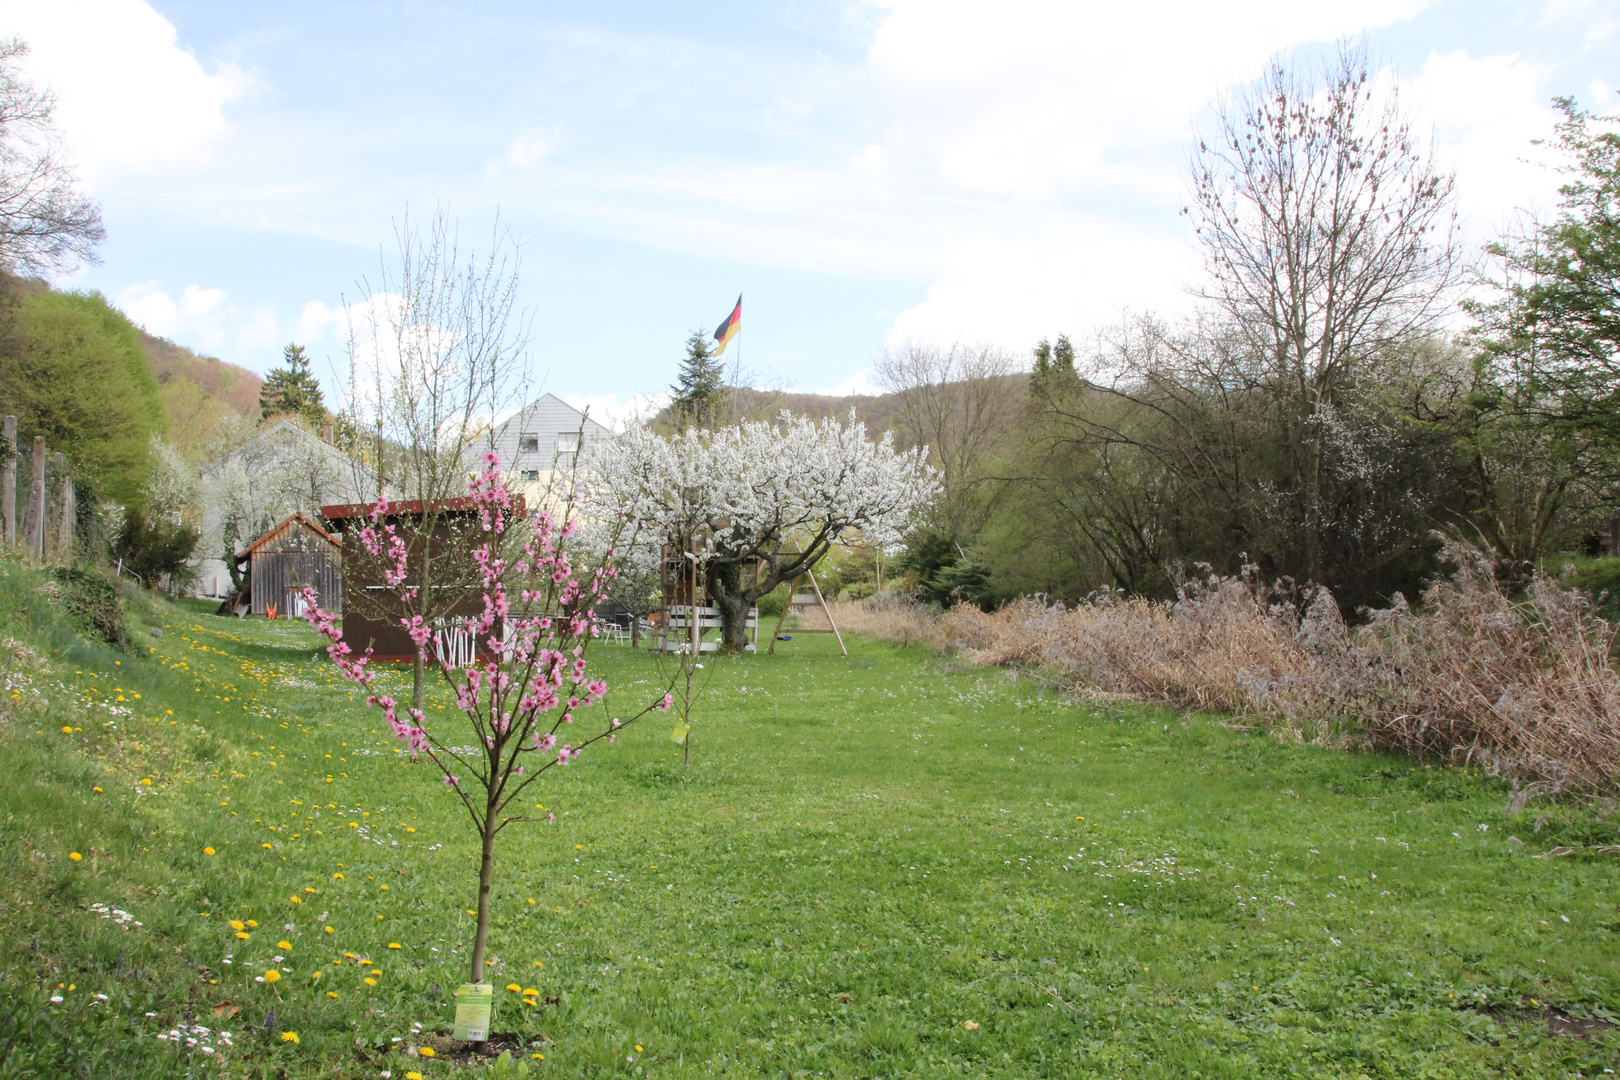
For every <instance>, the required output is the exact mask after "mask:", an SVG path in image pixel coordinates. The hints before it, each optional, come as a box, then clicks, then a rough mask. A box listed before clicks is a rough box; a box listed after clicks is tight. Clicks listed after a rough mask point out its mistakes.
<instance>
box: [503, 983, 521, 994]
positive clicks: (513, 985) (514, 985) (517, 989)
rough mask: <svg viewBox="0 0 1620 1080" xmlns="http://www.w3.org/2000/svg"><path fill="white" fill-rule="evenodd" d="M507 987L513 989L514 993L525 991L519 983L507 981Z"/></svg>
mask: <svg viewBox="0 0 1620 1080" xmlns="http://www.w3.org/2000/svg"><path fill="white" fill-rule="evenodd" d="M506 988H507V989H508V990H510V991H512V993H514V994H521V993H522V992H523V987H521V986H519V985H518V984H517V983H507V984H506Z"/></svg>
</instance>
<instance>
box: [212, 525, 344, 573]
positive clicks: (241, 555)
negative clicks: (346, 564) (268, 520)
mask: <svg viewBox="0 0 1620 1080" xmlns="http://www.w3.org/2000/svg"><path fill="white" fill-rule="evenodd" d="M295 524H296V525H302V526H304V527H305V528H306V529H308V530H309V531H310V532H312V533H314V534H315V535H316V536H317V537H319V538H320V539H322V540H325V541H326V542H327V543H328V544H330V545H331V546H332V547H334V548H340V547H342V546H343V545H342V544H340V543H339V542H338V538H337V537H335V536H333V535H332V534H331V533H329V532H327V531H326V530H325V529H323V528H321V527H320V526H319V525H317V524H316V523H315V522H313V521H311V520H310V519H309V518H307V517H305V516H304V515H303V514H299V513H294V514H291V515H289V516H288V517H287V518H286V519H285V520H283V521H282V522H281V524H279V525H277V526H275V527H274V528H272V529H268V530H266V531H265V533H264V535H262V536H260V537H259V538H258V539H257V540H255V541H253V543H251V544H249V545H248V546H247V547H245V548H243V549H242V550H241V551H240V552H238V553H237V556H236V561H237V562H241V561H242V560H243V559H246V558H248V557H249V556H250V555H252V554H253V553H254V552H255V551H261V550H263V549H264V548H266V547H268V546H270V545H271V544H273V543H275V542H276V541H277V540H280V539H281V538H282V537H284V536H286V535H287V534H288V533H290V532H291V531H292V530H293V527H294V525H295Z"/></svg>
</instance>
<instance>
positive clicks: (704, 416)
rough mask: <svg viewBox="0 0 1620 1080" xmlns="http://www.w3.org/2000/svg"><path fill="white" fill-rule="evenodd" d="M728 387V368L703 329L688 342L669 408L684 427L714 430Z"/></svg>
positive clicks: (687, 340)
mask: <svg viewBox="0 0 1620 1080" xmlns="http://www.w3.org/2000/svg"><path fill="white" fill-rule="evenodd" d="M725 385H726V372H725V365H724V364H722V363H721V361H720V359H719V358H718V357H716V356H715V355H714V342H713V341H712V340H711V339H710V338H709V335H708V334H706V333H704V332H703V330H702V329H701V328H700V329H698V330H695V331H693V333H692V336H691V337H689V338H687V339H686V356H685V357H683V358H682V360H681V372H680V374H679V375H678V376H677V377H676V379H675V385H674V386H671V387H670V389H671V390H673V391H674V392H675V400H674V401H673V402H671V403H670V408H671V410H672V411H673V412H674V414H675V418H676V421H677V423H679V424H680V426H681V427H682V428H687V427H713V426H714V424H715V423H716V421H717V420H718V419H719V414H720V409H721V405H722V399H723V396H724V395H723V393H722V392H723V391H724V389H725Z"/></svg>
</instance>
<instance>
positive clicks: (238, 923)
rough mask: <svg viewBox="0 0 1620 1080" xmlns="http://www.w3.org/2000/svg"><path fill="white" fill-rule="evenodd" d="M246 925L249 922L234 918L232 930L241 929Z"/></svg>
mask: <svg viewBox="0 0 1620 1080" xmlns="http://www.w3.org/2000/svg"><path fill="white" fill-rule="evenodd" d="M246 925H247V924H246V923H244V922H243V921H242V920H241V919H232V920H231V929H232V930H240V929H242V927H244V926H246Z"/></svg>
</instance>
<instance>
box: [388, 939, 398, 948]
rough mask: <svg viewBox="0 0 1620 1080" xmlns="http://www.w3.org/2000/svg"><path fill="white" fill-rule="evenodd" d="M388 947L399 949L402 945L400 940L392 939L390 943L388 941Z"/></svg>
mask: <svg viewBox="0 0 1620 1080" xmlns="http://www.w3.org/2000/svg"><path fill="white" fill-rule="evenodd" d="M388 947H389V948H390V949H397V948H399V947H400V944H399V942H397V941H390V942H389V943H388Z"/></svg>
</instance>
